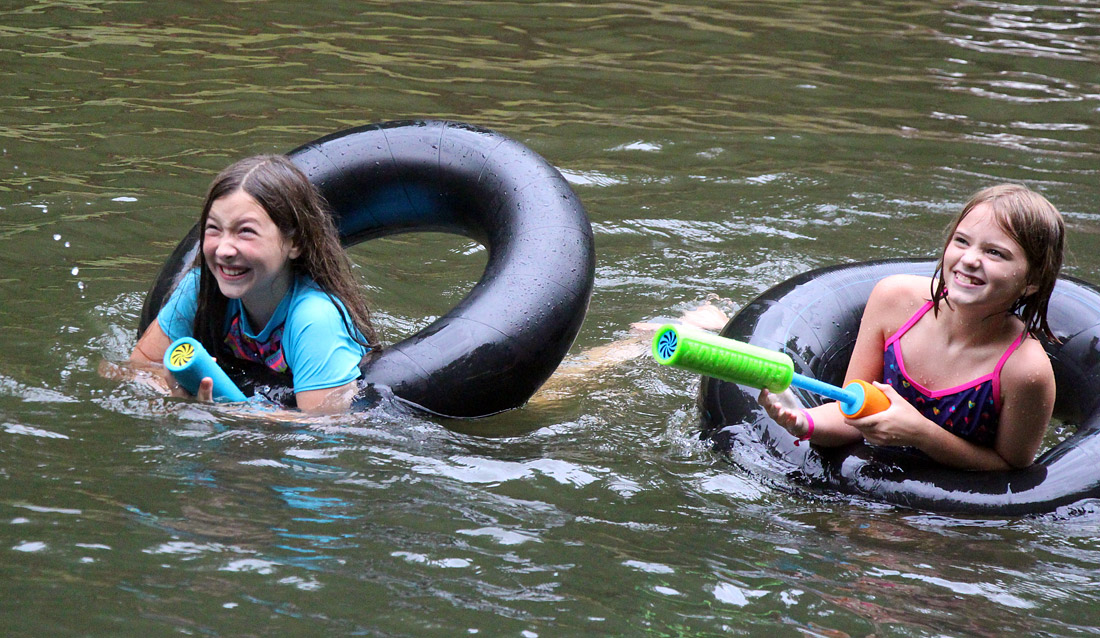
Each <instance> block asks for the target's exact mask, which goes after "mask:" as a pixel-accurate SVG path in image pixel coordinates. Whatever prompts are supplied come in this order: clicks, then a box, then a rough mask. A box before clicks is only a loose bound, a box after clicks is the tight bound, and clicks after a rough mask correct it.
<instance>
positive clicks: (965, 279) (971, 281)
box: [955, 271, 985, 286]
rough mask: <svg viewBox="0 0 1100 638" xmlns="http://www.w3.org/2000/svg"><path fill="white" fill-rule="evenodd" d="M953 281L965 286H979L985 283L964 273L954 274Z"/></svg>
mask: <svg viewBox="0 0 1100 638" xmlns="http://www.w3.org/2000/svg"><path fill="white" fill-rule="evenodd" d="M955 281H958V282H959V283H962V284H966V285H968V286H980V285H982V284H984V283H985V280H982V279H978V278H977V277H972V276H970V275H968V274H966V273H961V272H958V271H956V272H955Z"/></svg>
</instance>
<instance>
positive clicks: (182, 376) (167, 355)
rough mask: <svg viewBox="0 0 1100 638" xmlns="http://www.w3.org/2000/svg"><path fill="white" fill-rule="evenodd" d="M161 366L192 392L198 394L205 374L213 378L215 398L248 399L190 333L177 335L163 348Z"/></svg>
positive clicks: (225, 399)
mask: <svg viewBox="0 0 1100 638" xmlns="http://www.w3.org/2000/svg"><path fill="white" fill-rule="evenodd" d="M164 367H165V368H168V371H169V372H171V373H172V376H174V377H175V378H176V381H179V384H180V385H182V386H183V387H184V389H186V390H187V391H188V392H190V393H191V394H198V392H199V383H200V382H201V381H202V380H203V379H204V378H206V377H210V378H211V379H213V380H214V400H215V401H247V400H248V397H246V396H245V395H244V393H243V392H241V390H240V388H238V387H237V384H235V383H233V381H232V380H231V379H230V378H229V376H228V375H227V374H226V373H225V371H224V370H222V369H221V368H220V367H218V364H217V363H216V362H215V361H214V358H213V357H211V356H210V354H209V353H207V352H206V348H204V347H202V344H201V343H199V342H198V341H196V340H195V339H192V338H191V337H183V338H182V339H177V340H176V341H175V342H174V343H173V344H172V345H170V346H168V349H167V350H165V351H164Z"/></svg>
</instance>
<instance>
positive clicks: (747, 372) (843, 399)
mask: <svg viewBox="0 0 1100 638" xmlns="http://www.w3.org/2000/svg"><path fill="white" fill-rule="evenodd" d="M653 358H654V359H656V360H657V363H661V364H664V365H667V366H675V367H677V368H683V369H685V370H690V371H692V372H696V373H698V374H705V375H706V376H708V377H714V378H716V379H721V380H722V381H730V382H732V383H737V384H740V385H747V386H750V387H753V388H767V389H768V390H769V391H770V392H782V391H784V390H786V389H787V388H788V387H790V386H792V385H793V386H794V387H796V388H802V389H803V390H809V391H810V392H813V393H814V394H820V395H822V396H825V397H828V398H830V399H836V401H837V402H838V405H839V407H840V411H841V412H842V413H844V416H846V417H849V418H853V419H858V418H860V417H863V416H867V415H868V414H875V413H877V412H882V411H883V410H885V409H886V408H888V407H890V399H888V398H886V395H885V394H883V393H882V390H879V389H878V388H876V387H875V386H873V385H871V384H870V383H867V382H866V381H861V380H859V379H856V380H855V381H852V382H851V383H849V384H848V385H846V386H844V387H843V388H839V387H837V386H835V385H832V384H831V383H825V382H824V381H818V380H817V379H814V378H811V377H807V376H804V375H801V374H798V373H797V372H795V371H794V362H793V361H792V360H791V358H790V357H789V356H787V355H785V354H783V353H781V352H775V351H773V350H767V349H765V348H761V347H759V346H754V345H750V344H747V343H742V342H740V341H735V340H733V339H727V338H725V337H719V336H717V335H713V334H711V333H709V332H704V331H702V330H695V329H692V328H685V327H683V326H673V325H671V324H668V325H664V326H661V327H660V328H659V329H658V330H657V334H655V335H653Z"/></svg>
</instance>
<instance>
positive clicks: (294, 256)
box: [287, 244, 302, 259]
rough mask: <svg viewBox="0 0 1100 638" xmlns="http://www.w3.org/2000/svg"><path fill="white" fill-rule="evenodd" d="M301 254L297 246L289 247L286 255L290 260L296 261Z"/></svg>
mask: <svg viewBox="0 0 1100 638" xmlns="http://www.w3.org/2000/svg"><path fill="white" fill-rule="evenodd" d="M301 254H302V249H301V248H299V247H298V244H291V245H290V252H288V253H287V257H289V258H290V259H297V258H298V256H299V255H301Z"/></svg>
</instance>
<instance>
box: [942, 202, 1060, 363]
mask: <svg viewBox="0 0 1100 638" xmlns="http://www.w3.org/2000/svg"><path fill="white" fill-rule="evenodd" d="M986 203H988V204H989V206H990V208H991V209H992V210H993V219H994V220H996V222H997V224H998V225H999V226H1000V227H1001V228H1002V229H1003V230H1004V231H1005V232H1006V233H1008V235H1009V236H1010V237H1012V239H1014V240H1015V241H1016V243H1017V244H1019V245H1020V248H1022V249H1023V251H1024V255H1025V257H1026V258H1027V284H1028V285H1034V286H1035V292H1033V293H1031V294H1028V295H1023V296H1021V297H1020V298H1019V299H1017V300H1016V302H1015V303H1014V304H1013V305H1012V307H1011V308H1010V309H1009V312H1011V313H1013V314H1016V315H1018V316H1019V317H1020V319H1021V320H1022V321H1023V322H1024V326H1025V328H1026V329H1027V331H1028V333H1029V334H1031V335H1032V336H1034V337H1038V336H1040V335H1045V336H1047V337H1048V338H1049V339H1051V340H1052V341H1055V342H1057V341H1058V339H1057V337H1055V336H1054V333H1053V332H1051V330H1050V326H1049V325H1048V324H1047V306H1048V304H1049V303H1050V294H1051V292H1053V291H1054V284H1055V283H1056V282H1057V281H1058V272H1059V271H1060V270H1061V269H1062V253H1063V251H1064V249H1065V235H1066V230H1065V223H1064V222H1063V221H1062V215H1061V214H1060V213H1059V212H1058V209H1057V208H1055V207H1054V205H1053V204H1051V203H1050V202H1049V201H1047V199H1046V198H1045V197H1043V196H1042V195H1040V194H1039V193H1036V192H1035V191H1033V190H1031V189H1030V188H1027V187H1026V186H1020V185H1018V184H999V185H997V186H990V187H989V188H985V189H982V190H980V191H978V192H977V193H975V194H974V196H973V197H971V198H970V201H968V202H967V203H966V205H965V206H963V209H962V211H961V212H960V213H959V215H958V217H956V218H955V221H954V222H952V223H951V225H950V226H949V227H948V229H947V238H946V240H945V241H944V244H943V251H941V252H940V260H939V263H937V264H936V272H935V274H933V276H932V282H933V283H932V286H933V288H932V303H933V305H934V307H935V311H936V312H937V313H938V312H939V310H940V305H939V304H940V301H942V300H943V299H944V298H945V297H946V293H945V291H946V286H947V281H946V279H945V276H944V273H943V254H944V252H945V251H946V250H947V247H948V246H949V245H950V244H951V240H952V238H953V237H954V235H955V231H956V230H957V229H958V228H959V224H960V223H961V222H962V220H963V219H965V218H966V216H967V215H969V214H970V212H971V211H972V210H974V208H976V207H977V206H978V205H980V204H986ZM947 303H948V304H950V303H951V301H950V300H948V301H947Z"/></svg>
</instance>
